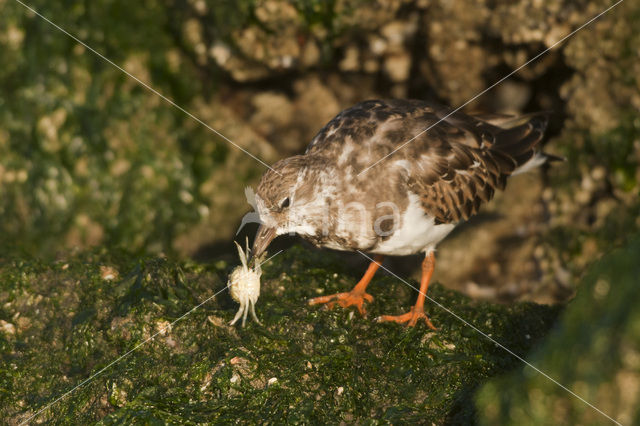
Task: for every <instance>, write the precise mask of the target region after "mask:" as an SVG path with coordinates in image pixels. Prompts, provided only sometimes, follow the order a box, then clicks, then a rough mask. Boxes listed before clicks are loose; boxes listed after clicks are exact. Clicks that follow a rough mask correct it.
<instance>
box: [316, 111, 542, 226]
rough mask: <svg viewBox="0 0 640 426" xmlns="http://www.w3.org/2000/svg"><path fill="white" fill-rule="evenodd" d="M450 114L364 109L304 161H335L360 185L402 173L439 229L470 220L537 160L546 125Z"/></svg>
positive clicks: (326, 132)
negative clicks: (520, 170) (515, 174)
mask: <svg viewBox="0 0 640 426" xmlns="http://www.w3.org/2000/svg"><path fill="white" fill-rule="evenodd" d="M451 112H452V110H451V109H448V108H445V107H443V106H441V105H438V104H435V103H429V102H425V101H418V100H373V101H366V102H361V103H359V104H357V105H355V106H353V107H351V108H349V109H346V110H344V111H342V112H341V113H340V114H338V115H337V116H336V117H335V118H334V119H332V120H331V121H330V122H329V123H327V125H326V126H324V127H323V128H322V129H321V130H320V131H319V132H318V134H317V135H316V136H315V137H314V138H313V140H312V141H311V143H310V144H309V146H308V147H307V151H306V154H309V155H319V156H324V157H326V158H328V159H331V161H336V162H337V165H338V166H339V167H346V168H350V169H352V170H353V172H354V173H353V175H358V177H360V175H359V173H360V172H362V171H364V170H365V169H369V167H370V166H372V165H373V164H376V165H375V166H374V167H372V168H371V169H369V170H367V171H366V174H367V175H364V176H365V179H366V176H368V174H378V175H380V176H383V173H384V170H385V169H386V170H389V169H390V168H394V167H397V168H398V169H400V170H402V173H404V174H405V175H406V182H407V184H408V186H409V189H410V190H412V191H413V192H415V193H416V194H418V196H419V197H420V199H421V201H422V204H423V207H424V209H425V211H426V212H427V213H428V214H430V215H432V216H434V217H435V218H436V221H437V222H438V223H451V222H457V221H460V220H464V219H468V218H469V217H470V216H472V215H473V214H475V213H477V211H478V210H479V208H480V206H481V205H482V204H483V203H484V202H487V201H489V200H490V199H491V198H492V197H493V194H494V192H495V190H496V189H503V188H504V186H505V183H506V178H507V177H508V176H509V175H510V174H511V173H513V172H514V171H515V170H516V169H517V168H518V167H519V166H521V165H523V164H524V163H526V162H527V161H528V160H530V159H531V158H533V156H534V155H535V153H536V151H537V149H536V144H537V143H538V142H540V140H541V139H542V136H543V133H544V129H545V127H546V122H547V119H546V116H545V115H542V114H541V115H535V114H534V115H531V116H524V117H514V118H512V117H508V116H503V115H493V116H482V117H481V118H483V119H481V118H478V117H475V116H472V115H467V114H463V113H460V112H455V113H451ZM427 129H428V130H427ZM356 147H357V149H355V148H356ZM345 153H346V154H348V155H345ZM378 161H379V162H378Z"/></svg>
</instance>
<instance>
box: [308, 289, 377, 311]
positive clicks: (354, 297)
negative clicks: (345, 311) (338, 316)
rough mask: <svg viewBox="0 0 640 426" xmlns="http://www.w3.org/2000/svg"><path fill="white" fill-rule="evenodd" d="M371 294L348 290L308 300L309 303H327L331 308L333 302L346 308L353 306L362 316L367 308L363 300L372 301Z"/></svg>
mask: <svg viewBox="0 0 640 426" xmlns="http://www.w3.org/2000/svg"><path fill="white" fill-rule="evenodd" d="M372 301H373V296H372V295H370V294H369V293H365V292H363V291H349V292H346V293H337V294H332V295H329V296H320V297H314V298H313V299H310V300H309V305H320V304H323V303H326V304H327V307H328V308H329V309H332V308H333V307H334V306H335V304H336V303H337V304H338V305H340V306H342V307H343V308H347V307H349V306H355V307H356V308H358V312H360V314H361V315H362V316H365V315H366V314H367V310H366V309H365V308H364V302H372Z"/></svg>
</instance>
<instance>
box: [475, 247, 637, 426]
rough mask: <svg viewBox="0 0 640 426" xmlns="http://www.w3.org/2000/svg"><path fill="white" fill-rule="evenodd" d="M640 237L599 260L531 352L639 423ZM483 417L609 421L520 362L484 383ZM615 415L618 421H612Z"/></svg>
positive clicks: (546, 367)
mask: <svg viewBox="0 0 640 426" xmlns="http://www.w3.org/2000/svg"><path fill="white" fill-rule="evenodd" d="M638 259H640V238H639V237H638V236H636V237H635V238H632V239H630V241H629V242H628V243H627V244H625V245H624V246H623V247H622V248H619V249H617V250H614V251H612V252H611V253H609V254H607V255H606V256H604V257H603V258H602V259H601V260H600V261H599V262H597V263H596V264H594V265H593V266H592V267H591V268H590V269H589V272H588V273H587V275H586V276H585V278H584V280H583V282H582V284H581V286H580V288H579V291H578V295H577V296H576V298H575V299H574V300H573V301H572V302H571V303H570V304H569V305H568V306H567V308H566V311H565V312H564V313H563V314H562V317H561V318H560V320H559V326H558V327H557V328H556V329H555V330H553V332H552V333H550V335H549V337H548V338H547V339H546V340H545V342H544V344H543V345H542V346H541V347H539V348H538V349H537V350H536V351H535V353H534V354H532V355H531V357H530V358H529V360H530V361H531V362H533V363H534V364H535V365H537V366H538V367H539V368H540V369H541V370H543V371H545V372H546V373H547V374H549V375H550V376H551V377H554V378H556V379H557V380H558V381H559V382H560V383H562V384H563V385H564V386H566V387H568V388H569V389H571V390H572V391H573V392H576V393H577V394H578V395H579V396H580V397H581V398H584V399H585V400H586V401H587V402H589V403H590V404H593V406H595V407H596V408H597V409H599V410H602V411H603V412H604V413H606V415H608V416H611V417H613V418H614V419H616V420H617V421H619V422H621V423H622V424H638V422H639V421H640V410H638V394H637V389H638V387H639V383H640V375H639V374H638V371H639V364H638V357H639V355H640V337H639V336H640V333H639V324H640V313H639V311H638V309H637V306H638V303H640V300H639V298H640V297H639V296H638V288H637V287H638V277H640V263H639V262H638ZM477 401H478V407H479V412H480V415H481V416H480V418H481V419H482V420H483V423H485V424H505V425H506V424H513V425H522V424H541V423H547V424H549V423H553V424H587V425H590V424H607V423H609V422H610V420H608V419H607V418H606V417H605V416H604V415H602V414H601V413H598V412H597V411H596V410H595V409H594V408H592V407H590V406H588V405H587V404H586V403H585V402H584V401H581V400H580V399H579V398H578V397H575V396H573V395H571V394H569V393H568V392H567V391H566V390H564V389H562V388H561V387H559V386H557V385H555V384H553V383H551V382H550V381H549V380H547V379H545V378H544V377H542V376H540V375H537V374H531V371H530V370H528V369H524V370H523V369H519V370H517V371H516V372H514V373H513V374H511V375H509V376H507V377H504V378H501V379H499V380H493V381H491V382H490V383H489V384H487V385H485V386H483V387H482V389H481V391H480V392H479V394H478V397H477ZM611 423H612V422H611Z"/></svg>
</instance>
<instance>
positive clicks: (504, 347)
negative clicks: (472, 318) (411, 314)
mask: <svg viewBox="0 0 640 426" xmlns="http://www.w3.org/2000/svg"><path fill="white" fill-rule="evenodd" d="M356 251H357V252H358V253H360V254H361V255H362V256H364V257H366V258H367V259H369V260H370V261H371V262H374V260H373V259H372V258H371V257H369V256H367V255H366V254H365V253H363V252H361V251H360V250H356ZM380 267H381V268H382V269H384V270H385V271H387V272H388V273H390V274H391V275H393V276H394V277H396V278H397V279H399V280H400V281H402V282H403V283H405V284H406V285H408V286H409V287H411V288H412V289H414V290H415V291H417V292H418V293H420V294H422V295H423V296H425V298H427V299H429V301H430V302H432V303H434V304H436V305H437V306H438V307H440V308H441V309H444V310H445V311H447V312H448V313H449V314H451V315H452V316H453V317H455V318H456V319H457V320H459V321H461V322H462V323H463V324H464V325H466V326H467V327H470V328H472V329H473V330H475V331H476V332H478V333H480V334H481V335H482V336H484V337H485V338H487V339H489V340H490V341H491V342H492V343H493V344H495V345H496V346H498V347H500V348H501V349H503V350H504V351H506V352H508V353H509V354H510V355H512V356H514V357H515V358H516V359H518V360H520V361H522V362H523V363H525V364H526V365H527V366H529V367H531V368H532V369H534V370H535V371H536V372H538V373H540V374H541V375H543V376H544V377H546V378H547V379H548V380H550V381H551V382H553V383H555V384H556V385H558V386H560V387H561V388H562V389H564V390H565V391H567V392H569V393H570V394H571V395H573V396H574V397H576V398H577V399H579V400H580V401H582V402H584V403H585V404H587V405H588V406H589V407H591V408H593V409H594V410H596V411H597V412H598V413H600V414H602V415H603V416H605V417H606V418H607V419H609V420H611V421H612V422H613V423H615V424H617V425H620V426H622V425H621V423H620V422H618V421H617V420H615V419H614V418H612V417H611V416H609V415H608V414H607V413H605V412H604V411H602V410H600V409H599V408H598V407H596V406H595V405H593V404H591V403H590V402H589V401H587V400H586V399H584V398H583V397H581V396H580V395H578V394H577V393H575V392H573V391H572V390H571V389H569V388H568V387H566V386H564V385H563V384H562V383H560V382H558V381H557V380H556V379H554V378H553V377H551V376H549V375H548V374H547V373H545V372H544V371H542V370H540V369H539V368H538V367H536V366H535V365H533V364H531V363H530V362H528V361H527V360H525V359H524V358H522V357H521V356H520V355H518V354H516V353H515V352H513V351H512V350H511V349H509V348H507V347H506V346H504V345H503V344H502V343H500V342H498V341H497V340H496V339H494V338H493V337H491V336H489V335H488V334H487V333H485V332H484V331H482V330H480V329H479V328H478V327H476V326H475V325H473V324H471V323H469V322H468V321H466V320H465V319H464V318H462V317H461V316H459V315H458V314H456V313H455V312H453V311H452V310H451V309H449V308H447V307H446V306H444V305H443V304H442V303H440V302H438V301H437V300H435V299H433V298H432V297H430V296H429V295H427V294H425V293H423V292H422V291H420V289H418V288H417V287H415V286H413V285H411V284H410V283H409V282H407V281H406V280H404V279H402V278H400V277H399V276H398V275H396V274H394V273H393V272H392V271H390V270H389V269H388V268H386V267H385V266H383V265H382V264H380Z"/></svg>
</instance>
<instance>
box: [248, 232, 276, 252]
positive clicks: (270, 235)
mask: <svg viewBox="0 0 640 426" xmlns="http://www.w3.org/2000/svg"><path fill="white" fill-rule="evenodd" d="M275 237H276V228H270V227H268V226H265V225H260V227H259V228H258V233H257V234H256V239H255V240H253V249H251V258H252V259H254V258H257V257H259V256H260V255H261V254H262V253H264V251H265V250H266V249H267V247H268V246H269V244H270V243H271V241H273V239H274V238H275Z"/></svg>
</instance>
